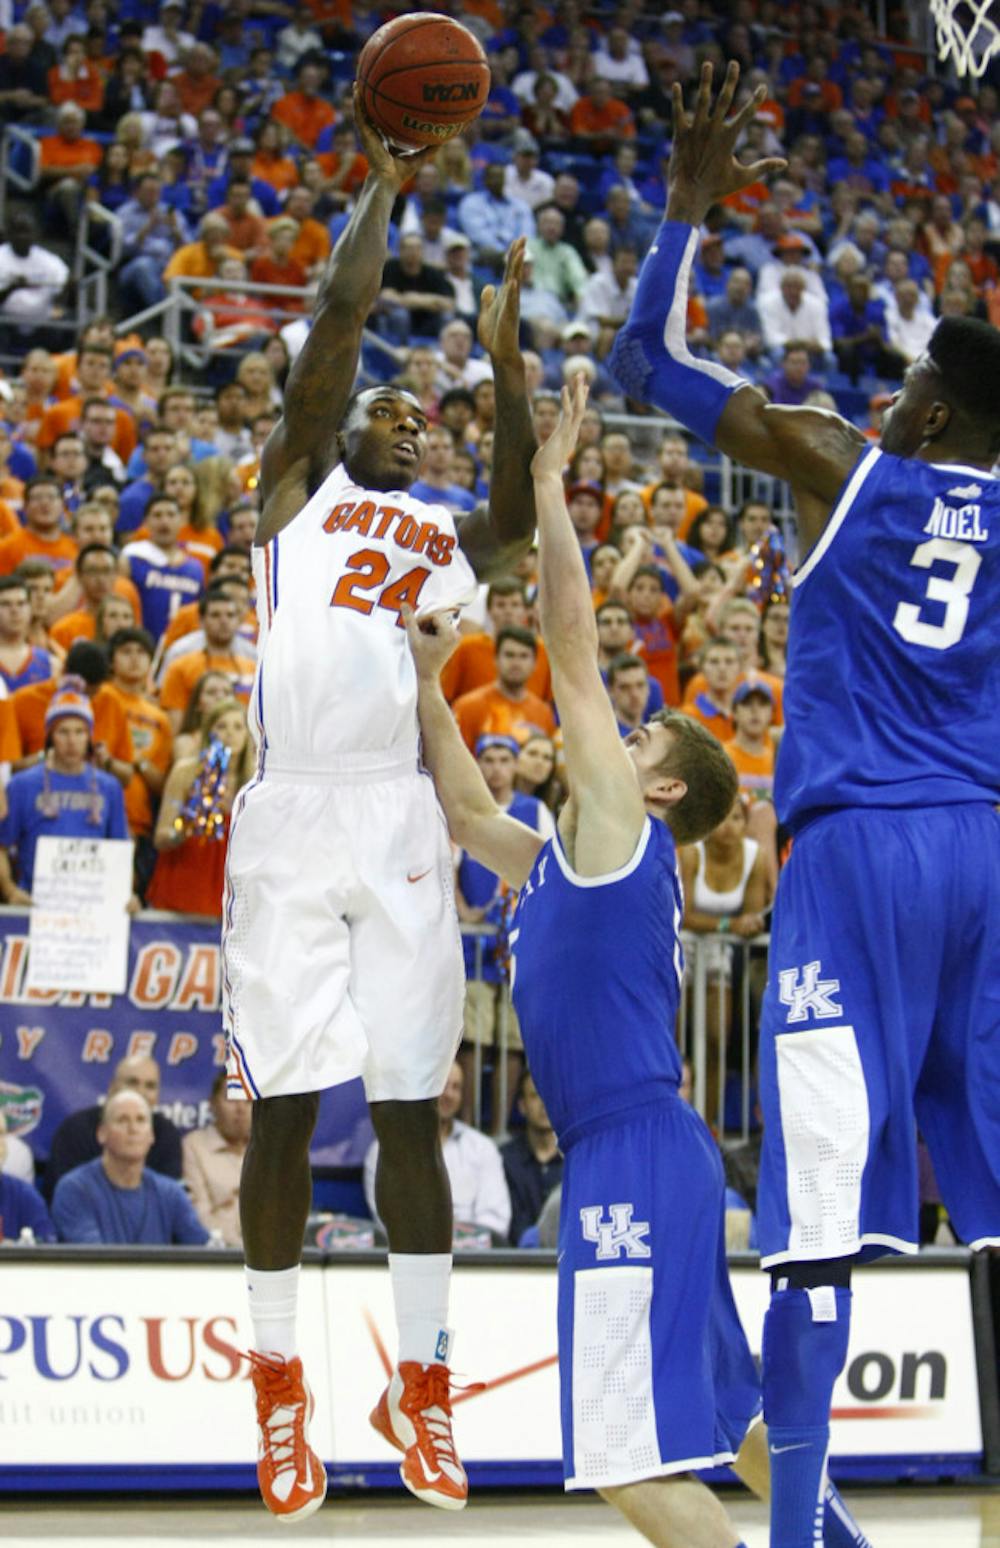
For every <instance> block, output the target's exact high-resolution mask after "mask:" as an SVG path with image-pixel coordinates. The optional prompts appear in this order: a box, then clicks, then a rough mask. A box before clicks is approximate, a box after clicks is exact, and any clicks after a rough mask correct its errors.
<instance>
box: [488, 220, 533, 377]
mask: <svg viewBox="0 0 1000 1548" xmlns="http://www.w3.org/2000/svg"><path fill="white" fill-rule="evenodd" d="M525 246H526V239H525V238H524V237H518V238H517V240H516V241H515V242H512V243H511V244H510V248H509V250H508V253H507V261H506V263H505V264H504V271H503V283H502V284H501V286H500V288H499V290H498V289H497V287H496V285H484V286H483V290H482V294H481V296H480V297H479V323H478V325H477V328H476V332H477V335H478V337H479V342H480V344H481V345H482V347H483V349H485V351H486V353H487V354H488V355H489V356H490V358H491V359H492V360H501V361H511V360H517V359H520V355H521V346H520V345H519V343H518V338H517V335H518V328H519V327H520V322H521V276H522V274H523V272H524V249H525Z"/></svg>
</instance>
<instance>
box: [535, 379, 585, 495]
mask: <svg viewBox="0 0 1000 1548" xmlns="http://www.w3.org/2000/svg"><path fill="white" fill-rule="evenodd" d="M588 391H589V388H588V385H587V378H586V377H585V376H584V374H583V372H582V371H581V372H580V374H579V375H578V376H577V377H575V378H574V381H573V385H572V387H564V388H563V390H562V411H561V413H560V415H559V421H558V423H557V425H556V427H555V429H554V430H553V432H552V434H551V435H550V436H549V438H548V440H547V441H546V442H545V445H544V446H540V447H539V448H538V450H537V451H536V453H535V455H534V456H533V457H532V459H531V474H532V477H533V478H550V477H552V475H553V474H554V475H555V476H556V477H557V478H562V471H563V468H564V467H565V466H566V464H567V462H568V461H569V459H570V458H571V457H572V455H573V453H574V451H575V450H576V443H577V440H578V439H579V436H580V425H581V424H582V423H583V416H584V412H585V410H586V407H587V393H588Z"/></svg>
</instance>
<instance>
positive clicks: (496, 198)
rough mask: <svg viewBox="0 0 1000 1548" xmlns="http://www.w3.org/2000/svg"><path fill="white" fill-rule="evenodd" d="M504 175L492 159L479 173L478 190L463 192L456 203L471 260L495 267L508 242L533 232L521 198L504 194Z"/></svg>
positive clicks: (532, 218) (502, 256)
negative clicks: (481, 178)
mask: <svg viewBox="0 0 1000 1548" xmlns="http://www.w3.org/2000/svg"><path fill="white" fill-rule="evenodd" d="M504 177H505V168H504V166H503V164H502V163H501V162H492V163H491V164H490V165H489V166H488V167H487V168H486V170H485V172H484V173H483V187H482V190H481V192H479V193H470V194H466V195H465V198H464V199H463V200H462V201H461V203H460V204H459V206H458V223H459V225H460V226H461V228H462V230H463V231H464V232H465V235H466V236H467V237H468V238H469V241H470V242H471V243H472V251H473V258H474V260H475V262H476V263H477V264H483V265H485V266H486V267H487V268H491V269H497V270H499V269H501V268H502V267H503V263H504V259H505V257H506V254H507V249H508V247H509V246H510V244H511V243H512V242H514V241H516V240H517V238H518V237H520V236H524V237H529V236H534V234H535V217H534V215H533V214H532V213H531V210H530V209H529V208H528V206H527V205H526V204H525V203H524V201H523V199H510V198H508V197H507V195H506V194H505V193H504V191H503V189H504Z"/></svg>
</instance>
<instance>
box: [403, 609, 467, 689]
mask: <svg viewBox="0 0 1000 1548" xmlns="http://www.w3.org/2000/svg"><path fill="white" fill-rule="evenodd" d="M400 612H401V613H402V616H403V626H404V628H405V629H406V638H407V640H408V641H409V645H410V652H411V654H412V656H413V663H414V666H415V667H416V669H417V676H418V677H419V678H422V679H423V680H424V681H425V682H426V681H436V680H437V678H438V677H439V676H440V675H441V668H442V667H443V666H444V664H445V662H446V661H447V660H448V657H449V656H450V655H451V653H452V651H453V650H454V649H455V646H456V645H457V644H458V638H459V635H458V614H457V613H456V612H455V610H454V609H451V611H449V612H444V613H428V615H427V617H426V618H421V619H420V620H419V622H418V620H417V615H416V613H415V612H414V611H413V609H412V607H410V606H409V604H408V603H405V602H404V604H403V606H402V607H401V608H400Z"/></svg>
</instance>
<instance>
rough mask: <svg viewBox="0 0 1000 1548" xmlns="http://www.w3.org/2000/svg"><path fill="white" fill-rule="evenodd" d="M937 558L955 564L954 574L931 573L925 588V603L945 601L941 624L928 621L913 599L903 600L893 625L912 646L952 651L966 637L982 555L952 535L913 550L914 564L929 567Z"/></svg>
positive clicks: (912, 560)
mask: <svg viewBox="0 0 1000 1548" xmlns="http://www.w3.org/2000/svg"><path fill="white" fill-rule="evenodd" d="M935 560H940V561H941V562H942V563H944V564H950V565H952V566H953V569H954V574H952V575H947V576H945V575H931V576H930V577H929V578H928V581H927V586H926V588H925V590H924V601H925V602H943V603H944V617H943V618H942V619H941V622H940V623H925V622H924V620H923V619H922V618H921V616H920V612H921V609H920V607H918V606H916V605H915V604H914V603H913V602H900V604H899V606H898V607H897V608H896V616H895V617H894V618H893V620H892V627H893V628H894V629H895V631H896V633H897V634H899V635H901V636H902V638H903V639H904V640H905V641H906V643H907V644H908V645H924V646H926V647H927V648H928V649H929V650H949V649H950V648H951V646H952V645H957V644H958V642H959V640H960V639H961V638H962V634H963V633H964V630H965V625H966V622H967V620H968V617H969V597H970V595H971V592H972V588H973V586H974V585H975V583H976V576H977V575H978V574H979V566H980V565H981V564H982V562H983V559H982V555H981V554H980V553H979V551H978V549H975V548H973V547H972V546H971V544H969V543H956V542H955V541H954V539H952V538H940V537H936V538H931V539H930V541H929V542H927V543H921V544H920V546H919V548H916V549H915V550H914V552H913V557H912V558H911V559H910V564H911V565H915V566H916V567H917V568H918V569H921V570H929V569H930V567H931V565H932V564H933V563H934V561H935Z"/></svg>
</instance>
